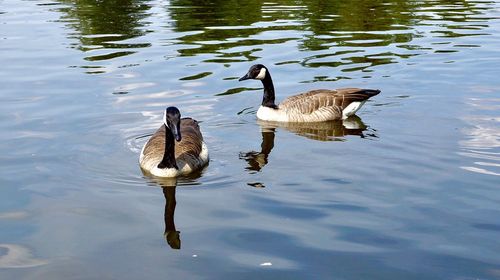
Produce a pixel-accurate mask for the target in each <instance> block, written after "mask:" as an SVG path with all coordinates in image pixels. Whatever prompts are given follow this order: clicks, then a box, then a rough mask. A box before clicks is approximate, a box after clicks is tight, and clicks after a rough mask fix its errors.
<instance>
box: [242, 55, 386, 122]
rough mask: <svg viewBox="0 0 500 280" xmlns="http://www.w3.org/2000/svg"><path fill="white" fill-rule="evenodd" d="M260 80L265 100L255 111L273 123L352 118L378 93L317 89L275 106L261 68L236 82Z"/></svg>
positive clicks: (266, 73) (253, 68)
mask: <svg viewBox="0 0 500 280" xmlns="http://www.w3.org/2000/svg"><path fill="white" fill-rule="evenodd" d="M248 79H253V80H260V81H261V82H262V84H263V85H264V97H263V98H262V104H261V106H260V107H259V109H258V110H257V118H258V119H260V120H264V121H274V122H323V121H332V120H344V119H347V118H348V117H349V116H352V115H354V114H355V113H356V112H357V111H358V110H359V109H360V108H361V106H363V104H364V103H365V102H366V100H368V99H369V98H370V97H372V96H375V95H377V94H379V93H380V90H378V89H361V88H340V89H335V90H329V89H316V90H311V91H309V92H305V93H302V94H298V95H294V96H290V97H288V98H286V99H285V100H283V102H281V103H280V104H276V103H275V95H274V85H273V80H272V78H271V74H270V72H269V69H268V68H267V67H266V66H264V65H262V64H255V65H252V66H251V67H250V69H249V70H248V73H246V74H245V75H244V76H243V77H241V78H240V79H239V80H238V81H243V80H248Z"/></svg>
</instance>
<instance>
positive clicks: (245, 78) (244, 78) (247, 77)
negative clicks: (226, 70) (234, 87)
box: [238, 73, 250, 82]
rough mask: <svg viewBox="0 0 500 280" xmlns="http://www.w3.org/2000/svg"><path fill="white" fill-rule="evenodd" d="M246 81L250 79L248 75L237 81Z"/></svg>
mask: <svg viewBox="0 0 500 280" xmlns="http://www.w3.org/2000/svg"><path fill="white" fill-rule="evenodd" d="M248 79H250V76H248V73H246V74H245V76H243V77H241V78H240V79H239V80H238V81H239V82H241V81H244V80H248Z"/></svg>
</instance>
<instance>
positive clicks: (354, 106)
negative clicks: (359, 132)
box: [342, 101, 366, 120]
mask: <svg viewBox="0 0 500 280" xmlns="http://www.w3.org/2000/svg"><path fill="white" fill-rule="evenodd" d="M365 102H366V101H363V102H352V103H351V104H349V105H347V107H345V109H344V110H342V119H344V120H345V119H347V118H348V117H350V116H352V115H354V114H356V112H357V111H358V110H359V109H360V108H361V106H363V104H365Z"/></svg>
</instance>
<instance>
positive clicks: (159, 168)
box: [139, 107, 208, 177]
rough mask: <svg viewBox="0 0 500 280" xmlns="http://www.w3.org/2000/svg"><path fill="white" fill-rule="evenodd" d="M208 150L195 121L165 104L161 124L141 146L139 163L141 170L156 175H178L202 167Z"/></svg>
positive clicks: (205, 162) (206, 160)
mask: <svg viewBox="0 0 500 280" xmlns="http://www.w3.org/2000/svg"><path fill="white" fill-rule="evenodd" d="M207 162H208V149H207V146H206V144H205V142H203V136H202V135H201V132H200V127H199V126H198V122H197V121H196V120H194V119H191V118H182V119H181V113H180V112H179V109H177V108H176V107H168V108H167V109H166V110H165V113H164V114H163V125H162V126H161V127H160V128H159V129H158V130H157V131H156V132H155V134H153V136H151V138H149V140H148V142H147V143H146V144H145V145H144V147H142V151H141V155H140V157H139V163H140V166H141V168H142V169H143V170H145V171H147V172H149V173H151V174H152V175H154V176H158V177H177V176H180V175H186V174H189V173H191V172H193V171H195V170H198V169H200V168H202V167H203V166H205V165H206V164H207Z"/></svg>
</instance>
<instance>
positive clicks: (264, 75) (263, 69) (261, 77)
mask: <svg viewBox="0 0 500 280" xmlns="http://www.w3.org/2000/svg"><path fill="white" fill-rule="evenodd" d="M265 77H266V68H262V69H260V72H259V75H257V77H255V79H256V80H264V78H265Z"/></svg>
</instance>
